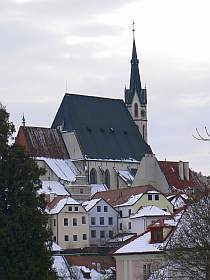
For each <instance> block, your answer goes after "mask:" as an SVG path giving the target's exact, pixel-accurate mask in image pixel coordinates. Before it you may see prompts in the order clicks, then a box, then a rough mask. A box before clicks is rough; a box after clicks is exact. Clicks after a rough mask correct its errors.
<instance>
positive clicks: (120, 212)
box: [119, 210, 122, 218]
mask: <svg viewBox="0 0 210 280" xmlns="http://www.w3.org/2000/svg"><path fill="white" fill-rule="evenodd" d="M119 214H120V218H122V210H120V211H119Z"/></svg>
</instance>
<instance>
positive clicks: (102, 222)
mask: <svg viewBox="0 0 210 280" xmlns="http://www.w3.org/2000/svg"><path fill="white" fill-rule="evenodd" d="M100 225H104V217H100Z"/></svg>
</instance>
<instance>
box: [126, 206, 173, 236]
mask: <svg viewBox="0 0 210 280" xmlns="http://www.w3.org/2000/svg"><path fill="white" fill-rule="evenodd" d="M166 216H168V217H170V216H171V214H170V213H168V212H166V211H164V210H162V209H160V208H158V207H156V206H154V205H152V206H143V207H141V208H140V209H139V210H138V211H137V213H136V214H134V215H132V216H131V217H130V221H131V228H132V232H134V233H137V234H141V233H143V232H145V231H146V230H147V228H148V227H149V225H151V224H152V223H154V222H155V221H157V220H158V219H160V218H164V217H166Z"/></svg>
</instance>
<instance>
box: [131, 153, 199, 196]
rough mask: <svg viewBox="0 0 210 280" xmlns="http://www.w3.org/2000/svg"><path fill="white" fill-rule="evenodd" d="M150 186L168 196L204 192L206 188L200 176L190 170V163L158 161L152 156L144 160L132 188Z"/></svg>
mask: <svg viewBox="0 0 210 280" xmlns="http://www.w3.org/2000/svg"><path fill="white" fill-rule="evenodd" d="M148 184H150V185H153V186H156V188H157V189H158V190H160V191H162V192H163V193H166V194H167V193H172V192H180V191H193V190H202V188H203V187H204V184H203V182H202V181H201V180H200V178H199V176H198V174H196V173H195V172H193V171H192V170H191V169H190V168H189V162H183V161H177V162H175V161H166V160H165V161H158V160H157V159H156V157H155V156H154V155H152V154H147V155H145V156H144V157H143V158H142V160H141V163H140V165H139V167H138V170H137V172H136V176H135V178H134V180H133V182H132V187H135V186H141V185H148Z"/></svg>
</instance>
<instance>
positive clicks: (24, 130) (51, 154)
mask: <svg viewBox="0 0 210 280" xmlns="http://www.w3.org/2000/svg"><path fill="white" fill-rule="evenodd" d="M16 143H18V144H19V145H21V146H23V147H24V151H25V153H26V154H27V155H29V156H32V157H48V158H58V159H67V158H69V155H68V152H67V149H66V146H65V144H64V141H63V138H62V135H61V133H60V131H59V130H57V129H52V128H45V127H29V126H21V127H20V128H19V131H18V135H17V137H16Z"/></svg>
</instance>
